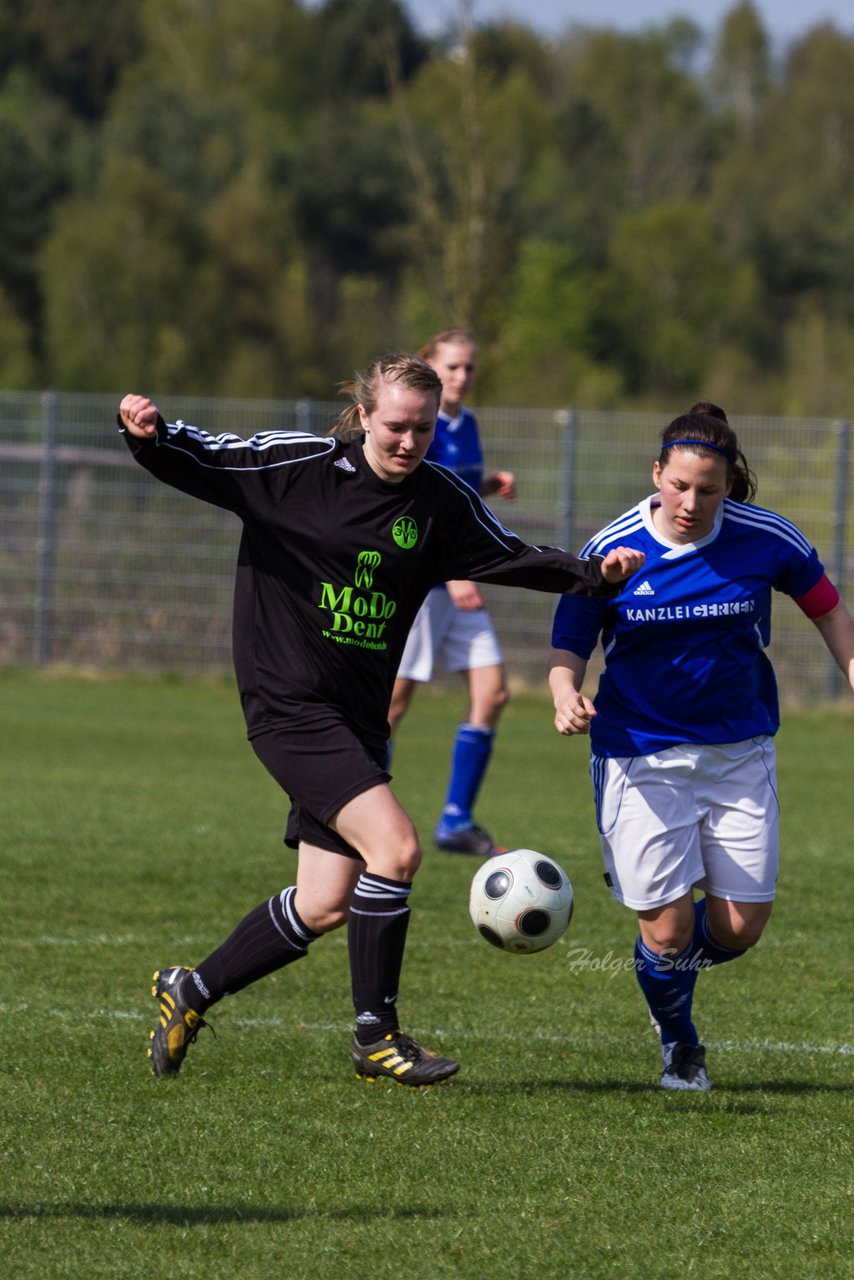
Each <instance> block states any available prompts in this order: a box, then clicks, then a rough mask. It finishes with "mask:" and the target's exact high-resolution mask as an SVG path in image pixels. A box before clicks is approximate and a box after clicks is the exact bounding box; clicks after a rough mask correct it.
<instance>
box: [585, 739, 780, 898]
mask: <svg viewBox="0 0 854 1280" xmlns="http://www.w3.org/2000/svg"><path fill="white" fill-rule="evenodd" d="M590 776H591V778H592V779H593V792H594V796H595V799H596V822H597V825H598V827H599V836H600V840H601V844H602V856H603V858H604V861H605V883H606V884H607V885H608V887H609V888H610V890H611V893H612V894H613V895H614V897H615V898H616V899H617V901H618V902H622V903H624V904H625V905H626V906H627V907H631V908H632V909H633V910H635V911H649V910H651V909H652V908H654V907H663V906H665V905H666V904H667V903H668V902H674V901H675V900H676V899H677V898H681V897H682V896H683V894H686V893H688V892H690V890H691V889H692V888H694V887H698V888H701V889H703V890H705V892H706V893H710V894H712V895H713V896H714V897H716V898H726V899H729V900H730V901H732V902H771V901H773V899H774V893H775V886H776V882H777V869H778V864H779V818H780V806H779V802H778V800H777V779H776V751H775V748H774V740H773V738H770V737H765V736H763V737H759V738H751V739H749V740H748V741H747V742H735V743H728V744H726V745H724V746H700V745H694V744H685V745H682V746H678V747H669V748H668V749H667V750H666V751H659V752H656V753H654V754H652V755H648V756H628V757H625V758H620V759H611V758H607V757H605V756H592V757H591V761H590Z"/></svg>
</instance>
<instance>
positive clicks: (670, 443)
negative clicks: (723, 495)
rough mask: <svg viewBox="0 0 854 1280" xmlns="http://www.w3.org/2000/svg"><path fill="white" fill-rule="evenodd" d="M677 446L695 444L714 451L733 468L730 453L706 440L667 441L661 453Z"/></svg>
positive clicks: (732, 458) (733, 464)
mask: <svg viewBox="0 0 854 1280" xmlns="http://www.w3.org/2000/svg"><path fill="white" fill-rule="evenodd" d="M677 444H696V445H699V446H700V447H701V448H703V449H714V451H715V453H719V454H720V455H721V457H722V458H726V460H727V462H728V463H729V464H730V466H732V467H734V466H735V458H734V457H733V456H732V454H731V453H727V451H726V449H722V448H721V446H720V445H719V444H709V442H708V440H668V441H667V444H663V445H662V446H661V452H662V453H664V450H665V449H672V448H673V447H674V445H677Z"/></svg>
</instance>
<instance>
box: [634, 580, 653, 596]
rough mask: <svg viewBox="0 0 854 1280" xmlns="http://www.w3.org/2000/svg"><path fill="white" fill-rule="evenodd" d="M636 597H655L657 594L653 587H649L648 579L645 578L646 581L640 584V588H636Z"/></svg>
mask: <svg viewBox="0 0 854 1280" xmlns="http://www.w3.org/2000/svg"><path fill="white" fill-rule="evenodd" d="M634 595H636V596H654V595H655V592H654V591H653V589H652V587H651V586H650V585H649V583H648V582H647V580H646V578H644V580H643V582H642V583H641V584H640V586H639V587H635V589H634Z"/></svg>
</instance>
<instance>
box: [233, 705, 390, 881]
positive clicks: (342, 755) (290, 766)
mask: <svg viewBox="0 0 854 1280" xmlns="http://www.w3.org/2000/svg"><path fill="white" fill-rule="evenodd" d="M251 741H252V747H253V750H254V751H255V754H256V755H257V757H258V759H259V760H260V761H261V763H262V764H263V765H264V767H265V769H266V770H267V772H268V773H269V774H270V775H271V776H272V777H273V778H275V780H276V782H278V784H279V786H280V787H281V788H282V790H283V791H285V792H287V794H288V796H289V798H290V801H291V811H290V813H289V814H288V825H287V829H286V831H285V844H286V845H287V846H288V848H289V849H298V848H299V845H300V842H301V841H305V842H306V843H307V844H313V845H316V846H317V847H318V848H319V849H328V850H329V851H330V852H331V853H343V854H345V855H346V856H347V857H348V858H361V856H362V855H361V854H360V853H359V852H358V850H356V849H354V848H353V846H352V845H351V844H348V843H347V841H346V840H344V839H343V838H342V837H341V836H339V835H338V833H337V832H336V831H333V830H332V828H331V827H329V826H327V823H328V821H329V819H330V818H331V817H333V815H334V814H336V813H337V812H338V811H339V809H341V808H343V806H344V805H345V804H347V802H348V801H350V800H353V799H354V798H355V797H356V796H359V795H361V794H362V792H363V791H370V789H371V788H372V787H376V786H379V785H381V784H382V783H384V782H390V781H391V774H390V773H388V771H387V770H386V768H385V752H384V751H380V750H379V749H378V748H376V749H371V748H369V747H367V746H365V744H364V743H363V742H362V741H361V740H360V739H359V738H358V737H357V736H356V734H355V733H354V732H353V730H352V729H351V728H350V726H349V725H348V724H347V723H346V722H345V721H344V720H343V719H342V717H341V716H340V715H339V713H338V712H336V711H335V710H334V709H332V708H330V707H322V706H318V707H306V706H303V707H302V708H301V713H300V715H299V717H298V719H297V718H294V720H291V721H289V722H288V723H287V724H286V725H279V726H277V727H276V728H275V729H269V730H268V731H267V732H266V733H262V734H259V735H258V736H257V737H254V738H252V740H251Z"/></svg>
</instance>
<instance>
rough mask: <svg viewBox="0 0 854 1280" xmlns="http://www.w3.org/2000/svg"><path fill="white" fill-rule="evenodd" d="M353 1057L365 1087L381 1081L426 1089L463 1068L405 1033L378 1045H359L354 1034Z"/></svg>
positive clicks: (357, 1072)
mask: <svg viewBox="0 0 854 1280" xmlns="http://www.w3.org/2000/svg"><path fill="white" fill-rule="evenodd" d="M351 1054H352V1058H353V1066H354V1067H355V1069H356V1079H357V1080H363V1081H364V1082H365V1083H366V1084H374V1083H375V1081H376V1080H378V1079H380V1078H382V1079H384V1080H394V1082H395V1083H396V1084H401V1085H409V1086H410V1087H411V1088H413V1089H423V1088H429V1087H430V1086H431V1085H434V1084H443V1083H444V1082H445V1081H446V1080H448V1079H450V1077H451V1076H453V1075H456V1073H457V1072H458V1071H459V1069H460V1064H459V1063H458V1062H454V1060H453V1058H440V1057H439V1055H438V1054H437V1053H432V1052H431V1051H430V1050H429V1049H424V1048H423V1047H422V1046H421V1045H420V1044H418V1042H417V1041H416V1040H413V1039H412V1037H411V1036H407V1035H404V1034H403V1032H402V1031H395V1032H394V1034H393V1035H388V1036H384V1037H383V1039H382V1040H377V1041H376V1043H375V1044H359V1041H358V1039H357V1038H356V1034H355V1032H354V1033H353V1044H352V1049H351Z"/></svg>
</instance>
